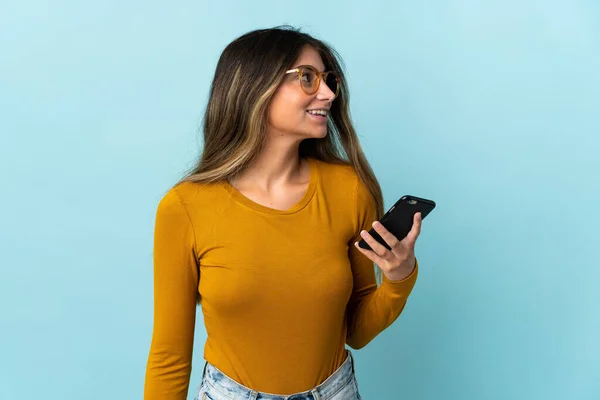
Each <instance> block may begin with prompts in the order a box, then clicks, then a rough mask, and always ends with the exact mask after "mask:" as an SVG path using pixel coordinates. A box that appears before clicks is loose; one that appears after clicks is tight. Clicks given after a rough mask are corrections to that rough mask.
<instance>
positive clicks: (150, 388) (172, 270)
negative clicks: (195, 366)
mask: <svg viewBox="0 0 600 400" xmlns="http://www.w3.org/2000/svg"><path fill="white" fill-rule="evenodd" d="M195 245H196V243H195V235H194V230H193V227H192V224H191V221H190V218H189V215H188V214H187V212H186V210H185V208H184V206H183V204H182V202H181V199H180V198H179V196H178V194H177V192H176V191H175V189H171V191H169V192H168V193H167V194H166V195H165V196H164V197H163V198H162V200H161V201H160V203H159V205H158V209H157V213H156V222H155V229H154V327H153V333H152V343H151V346H150V352H149V356H148V363H147V367H146V379H145V385H144V399H145V400H158V399H160V400H184V399H186V397H187V392H188V386H189V380H190V373H191V362H192V347H193V340H194V326H195V319H196V304H197V303H196V299H197V293H198V282H199V269H198V263H197V259H196V251H195Z"/></svg>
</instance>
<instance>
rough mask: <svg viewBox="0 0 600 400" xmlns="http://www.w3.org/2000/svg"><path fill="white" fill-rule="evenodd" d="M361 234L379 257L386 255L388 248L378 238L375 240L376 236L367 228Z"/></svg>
mask: <svg viewBox="0 0 600 400" xmlns="http://www.w3.org/2000/svg"><path fill="white" fill-rule="evenodd" d="M360 236H362V238H363V239H364V240H365V242H367V244H368V245H369V246H371V248H372V249H373V251H374V252H375V253H376V254H377V255H378V256H379V257H385V256H386V254H387V252H388V249H386V248H385V246H384V245H382V244H381V243H379V242H378V241H377V240H375V238H374V237H373V236H371V234H370V233H369V232H367V231H365V230H363V231H361V232H360Z"/></svg>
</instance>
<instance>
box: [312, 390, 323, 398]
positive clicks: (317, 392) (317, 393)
mask: <svg viewBox="0 0 600 400" xmlns="http://www.w3.org/2000/svg"><path fill="white" fill-rule="evenodd" d="M311 394H312V395H313V397H314V400H319V399H320V398H321V396H319V391H318V390H317V389H313V390H312V391H311Z"/></svg>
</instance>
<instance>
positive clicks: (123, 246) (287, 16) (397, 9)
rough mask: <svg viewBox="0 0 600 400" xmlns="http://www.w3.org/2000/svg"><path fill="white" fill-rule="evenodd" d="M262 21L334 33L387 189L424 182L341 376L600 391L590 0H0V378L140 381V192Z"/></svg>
mask: <svg viewBox="0 0 600 400" xmlns="http://www.w3.org/2000/svg"><path fill="white" fill-rule="evenodd" d="M280 24H291V25H293V26H296V27H299V28H301V29H302V30H303V31H305V32H307V33H311V34H313V35H315V36H317V37H318V38H321V39H323V40H325V41H326V42H328V43H330V44H331V45H332V46H333V47H334V48H335V49H337V50H338V51H339V52H340V53H341V55H342V57H343V59H344V61H345V65H346V72H347V77H348V81H349V86H350V91H351V110H352V116H353V120H354V122H355V124H356V128H357V130H358V132H359V134H360V137H361V141H362V144H363V146H364V150H365V152H366V154H367V156H368V158H369V160H370V161H371V163H372V165H373V168H374V169H375V172H376V173H377V176H378V178H379V179H380V183H381V185H382V187H383V191H384V195H385V201H386V207H389V206H390V205H391V204H393V202H394V201H395V200H396V199H397V198H398V197H399V196H401V195H403V194H413V195H417V196H421V197H426V198H431V199H434V200H435V201H436V202H437V204H438V207H437V208H436V210H435V211H434V212H433V213H432V214H431V215H430V216H429V217H428V218H427V219H426V220H425V221H424V225H423V230H422V234H421V238H420V239H419V241H418V244H417V256H418V257H419V260H420V265H421V272H420V277H419V280H418V282H417V285H416V287H415V290H414V292H413V294H412V296H411V298H410V300H409V304H408V305H407V307H406V310H405V312H404V313H403V314H402V315H401V317H400V318H399V319H398V320H397V321H396V322H395V323H394V324H393V325H392V326H391V327H390V328H389V329H387V330H386V331H384V332H383V333H382V334H381V335H379V336H378V337H377V338H375V340H374V341H373V342H371V343H370V344H369V345H368V346H367V347H366V348H364V349H362V350H360V351H356V352H355V356H356V360H357V377H358V381H359V387H360V390H361V392H362V395H363V398H366V399H377V400H386V399H391V400H395V399H414V400H417V399H418V400H437V399H457V400H458V399H460V400H480V399H486V400H496V399H497V400H500V399H527V400H538V399H539V400H542V399H543V400H550V399H574V400H592V399H599V398H600V344H599V338H600V312H599V311H598V310H599V306H600V289H599V281H600V255H599V252H598V247H597V246H598V245H599V239H600V234H599V233H598V232H599V229H600V212H599V210H598V208H599V206H600V178H599V177H598V175H599V174H600V139H599V137H600V117H599V115H600V79H599V75H598V71H600V3H598V2H597V1H596V0H588V1H584V0H562V1H559V0H556V1H551V0H545V1H542V0H519V1H516V0H502V1H501V0H492V1H481V0H462V1H461V0H447V1H433V0H423V1H419V2H415V1H396V2H392V1H385V2H384V1H375V2H367V1H361V2H358V1H341V0H332V1H328V2H314V1H313V2H297V1H280V0H277V1H256V0H254V1H248V2H246V1H237V2H236V1H231V0H221V1H211V2H208V1H177V2H153V1H139V0H132V1H114V0H112V1H103V2H89V1H87V2H82V1H73V0H71V1H53V2H50V1H33V0H22V1H20V2H8V1H7V2H2V3H1V5H0V135H1V136H0V190H1V193H0V194H1V196H0V227H1V229H0V268H1V269H0V398H1V399H3V400H20V399H37V398H43V399H46V400H59V399H60V400H63V399H74V400H75V399H86V400H96V399H97V400H101V399H102V400H104V399H124V400H125V399H127V400H128V399H141V398H142V393H143V383H144V371H145V366H146V359H147V355H148V349H149V344H150V338H151V331H152V298H153V293H152V279H153V277H152V238H153V228H154V217H155V212H156V206H157V204H158V201H159V200H160V198H161V197H162V196H163V195H164V193H165V192H166V191H167V190H168V189H169V187H170V186H171V185H172V184H173V183H174V182H175V181H176V180H177V179H178V178H179V177H180V176H181V175H182V173H183V172H184V171H185V170H186V169H187V168H188V167H190V166H191V165H192V164H193V163H194V162H195V159H196V158H197V157H198V155H199V152H200V148H201V147H200V146H201V139H200V135H199V131H198V129H199V126H200V122H201V118H202V114H203V112H204V108H205V106H206V100H207V95H208V88H209V85H210V81H211V79H212V76H213V73H214V68H215V66H216V62H217V59H218V57H219V55H220V53H221V51H222V50H223V48H224V47H225V46H226V45H227V44H228V43H229V42H230V41H232V40H233V39H235V38H236V37H238V36H239V35H241V34H243V33H245V32H247V31H250V30H253V29H256V28H264V27H273V26H276V25H280ZM198 312H199V315H201V314H200V312H201V310H200V309H199V310H198ZM201 321H202V320H201V319H199V323H198V328H197V331H196V333H197V334H196V347H195V348H196V351H195V353H194V369H193V372H192V378H191V383H190V396H189V398H190V399H191V398H192V397H193V396H194V391H195V389H196V387H197V386H198V384H199V382H200V374H201V372H202V367H203V365H204V363H203V358H202V350H203V345H204V341H205V339H206V332H205V330H204V326H203V324H202V322H201ZM290 362H293V360H290Z"/></svg>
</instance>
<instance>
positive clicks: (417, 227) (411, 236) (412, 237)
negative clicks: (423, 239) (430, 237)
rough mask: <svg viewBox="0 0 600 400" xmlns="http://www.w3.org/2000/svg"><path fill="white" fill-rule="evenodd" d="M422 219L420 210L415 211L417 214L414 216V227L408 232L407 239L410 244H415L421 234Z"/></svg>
mask: <svg viewBox="0 0 600 400" xmlns="http://www.w3.org/2000/svg"><path fill="white" fill-rule="evenodd" d="M422 221H423V220H422V218H421V213H420V212H419V213H415V215H414V217H413V225H412V228H411V229H410V232H408V235H406V240H407V242H408V244H409V245H411V246H414V244H415V242H416V241H417V238H418V237H419V235H420V234H421V223H422Z"/></svg>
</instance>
